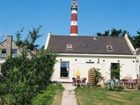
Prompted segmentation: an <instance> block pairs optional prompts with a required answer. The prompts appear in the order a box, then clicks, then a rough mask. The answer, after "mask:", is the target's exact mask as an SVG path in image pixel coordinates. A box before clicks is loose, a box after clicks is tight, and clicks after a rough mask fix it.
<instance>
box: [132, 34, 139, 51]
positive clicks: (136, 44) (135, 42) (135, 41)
mask: <svg viewBox="0 0 140 105" xmlns="http://www.w3.org/2000/svg"><path fill="white" fill-rule="evenodd" d="M133 44H134V47H135V48H140V31H137V35H136V36H134V43H133Z"/></svg>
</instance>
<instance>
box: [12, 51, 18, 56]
mask: <svg viewBox="0 0 140 105" xmlns="http://www.w3.org/2000/svg"><path fill="white" fill-rule="evenodd" d="M16 56H17V49H12V57H16Z"/></svg>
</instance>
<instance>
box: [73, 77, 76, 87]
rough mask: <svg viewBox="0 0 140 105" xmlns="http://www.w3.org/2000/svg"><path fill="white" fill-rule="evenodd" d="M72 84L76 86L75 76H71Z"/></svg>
mask: <svg viewBox="0 0 140 105" xmlns="http://www.w3.org/2000/svg"><path fill="white" fill-rule="evenodd" d="M72 85H74V86H76V78H75V77H73V78H72Z"/></svg>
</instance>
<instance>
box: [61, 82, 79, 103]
mask: <svg viewBox="0 0 140 105" xmlns="http://www.w3.org/2000/svg"><path fill="white" fill-rule="evenodd" d="M62 86H63V87H64V89H65V90H64V91H63V96H62V100H61V105H77V101H76V96H75V92H74V89H75V86H73V85H72V84H71V83H63V84H62Z"/></svg>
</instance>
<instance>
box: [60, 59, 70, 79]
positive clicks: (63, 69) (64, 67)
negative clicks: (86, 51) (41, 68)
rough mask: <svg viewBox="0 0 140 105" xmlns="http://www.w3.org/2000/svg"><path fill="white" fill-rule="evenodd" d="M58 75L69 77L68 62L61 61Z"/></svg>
mask: <svg viewBox="0 0 140 105" xmlns="http://www.w3.org/2000/svg"><path fill="white" fill-rule="evenodd" d="M60 77H62V78H63V77H64V78H65V77H66V78H68V77H69V62H65V61H62V62H61V67H60Z"/></svg>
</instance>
